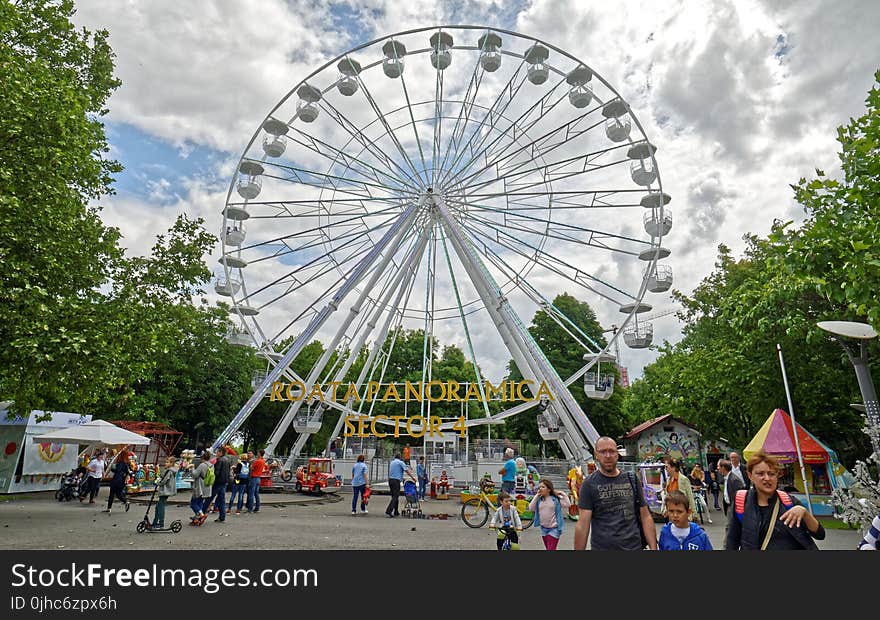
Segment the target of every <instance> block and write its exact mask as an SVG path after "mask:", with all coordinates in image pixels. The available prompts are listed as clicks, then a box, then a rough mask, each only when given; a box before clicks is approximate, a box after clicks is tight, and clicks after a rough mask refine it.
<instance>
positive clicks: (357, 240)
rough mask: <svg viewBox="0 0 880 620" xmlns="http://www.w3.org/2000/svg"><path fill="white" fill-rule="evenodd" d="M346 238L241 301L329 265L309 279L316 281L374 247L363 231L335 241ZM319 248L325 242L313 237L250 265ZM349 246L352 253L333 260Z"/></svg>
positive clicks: (380, 227)
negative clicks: (291, 248) (309, 270)
mask: <svg viewBox="0 0 880 620" xmlns="http://www.w3.org/2000/svg"><path fill="white" fill-rule="evenodd" d="M396 219H397V216H394V217H392V218H391V220H390V221H387V222H385V223H384V224H382V225H380V226H376V227H374V228H372V229H369V230H368V231H367V232H375V231H378V230H380V229H382V228H386V227H387V226H389V225H390V224H391V222H393V221H395V220H396ZM346 238H347V239H348V240H347V241H345V243H340V244H338V245H336V246H335V247H332V248H331V249H329V250H327V251H325V252H323V253H322V254H320V255H318V256H315V257H314V258H312V259H311V260H308V261H306V262H305V263H304V264H302V265H300V266H298V267H296V268H295V269H293V270H291V271H289V272H287V273H286V274H284V275H282V276H280V277H279V278H277V279H275V280H273V281H270V282H268V283H267V284H266V285H264V286H263V287H261V288H259V289H257V290H255V291H252V292H251V293H249V294H248V295H246V296H245V298H244V299H243V301H245V300H247V299H248V298H249V297H251V296H253V295H257V294H259V293H262V292H263V291H266V290H268V289H269V288H271V287H273V286H276V285H278V284H279V283H281V282H285V281H289V280H290V279H291V278H294V277H295V276H296V275H297V274H298V273H299V272H301V271H303V270H308V269H311V268H314V267H315V266H321V265H329V267H327V268H325V269H324V271H322V272H321V273H320V274H318V275H317V276H313V277H312V278H311V279H317V278H319V277H321V276H323V275H324V274H326V273H328V272H329V271H332V270H333V269H334V268H340V267H341V266H342V265H344V264H346V263H348V262H350V261H352V260H354V259H355V258H358V257H360V256H362V255H363V254H365V253H366V252H368V251H369V250H371V249H372V248H373V247H374V245H375V244H373V243H371V242H370V240H369V237H366V236H365V234H364V231H363V230H356V231H354V232H352V233H349V234H346V235H340V236H339V237H338V238H337V241H342V240H343V239H346ZM319 246H325V247H326V241H324V240H323V239H322V238H320V237H315V238H313V239H312V240H310V241H309V242H308V243H307V244H306V245H304V246H301V247H298V248H296V249H293V250H290V251H279V252H277V253H275V254H273V255H272V256H267V257H264V258H261V259H257V260H255V261H252V263H255V262H260V261H262V260H269V259H277V258H278V257H279V256H283V255H285V254H292V253H295V252H298V251H300V250H307V249H313V248H316V247H319ZM349 246H354V251H353V252H352V253H350V254H349V255H348V256H345V257H343V258H340V259H337V258H334V255H335V254H337V253H341V252H342V251H343V250H345V249H347V248H348V249H351V248H350V247H349ZM252 263H249V264H252ZM296 283H297V284H298V285H299V286H302V285H304V284H305V283H304V282H302V283H301V282H299V281H297V282H296ZM298 288H299V287H298ZM288 292H289V291H288ZM282 296H283V295H282ZM277 299H278V298H276V300H277ZM273 301H274V300H273ZM269 303H271V302H269ZM264 305H268V304H264Z"/></svg>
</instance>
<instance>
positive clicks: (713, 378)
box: [623, 236, 865, 458]
mask: <svg viewBox="0 0 880 620" xmlns="http://www.w3.org/2000/svg"><path fill="white" fill-rule="evenodd" d="M746 241H747V250H746V254H745V256H744V257H743V258H742V259H740V260H735V259H734V257H733V256H732V255H731V252H730V250H729V249H728V248H726V247H725V246H723V245H722V246H720V248H719V258H718V262H717V263H716V264H715V270H714V271H713V272H712V273H711V274H710V275H709V276H707V277H706V278H705V279H704V280H703V281H702V283H701V284H700V285H699V286H697V287H696V289H695V290H694V292H693V293H692V294H691V295H690V296H687V295H683V294H681V293H680V292H676V293H675V295H674V296H675V298H676V299H677V300H678V301H679V302H680V303H681V304H682V306H683V308H684V310H683V312H682V313H681V315H682V318H683V319H684V320H685V322H686V326H685V328H684V329H683V334H684V337H683V339H682V340H681V341H679V342H678V343H676V344H675V345H670V344H668V343H665V344H664V345H663V346H661V347H660V353H661V354H660V356H659V357H658V359H657V361H655V362H654V363H653V364H650V365H648V366H646V367H645V370H644V375H643V377H642V378H641V379H639V380H637V381H635V382H634V383H633V385H632V387H631V389H630V391H629V393H628V394H627V396H626V399H625V401H624V404H623V407H624V411H625V413H626V414H627V415H628V416H630V419H632V420H634V421H638V420H648V419H652V418H654V417H656V416H658V415H663V414H667V413H671V414H673V415H675V416H676V417H678V418H681V419H683V420H685V421H686V422H688V423H690V424H692V425H693V426H695V427H696V428H698V429H700V430H701V431H702V432H703V433H704V435H706V436H707V437H724V438H725V439H727V440H728V441H729V442H730V443H731V444H732V445H734V446H737V447H739V448H742V447H743V446H745V444H746V443H747V442H748V441H749V440H751V438H752V437H753V436H754V435H755V433H756V432H757V431H758V429H759V428H760V427H761V425H762V424H763V423H764V421H765V420H766V419H767V417H768V416H769V415H770V414H771V413H772V411H773V410H774V409H776V408H777V407H778V408H781V409H784V410H788V409H789V407H788V403H787V399H786V394H785V387H784V383H783V379H782V374H781V368H780V363H779V358H778V355H777V350H776V345H777V344H779V345H780V347H781V349H782V352H783V357H784V361H785V367H786V372H787V375H788V379H789V386H790V389H791V397H792V403H793V405H794V410H795V417H796V419H797V421H798V423H800V424H802V425H803V426H805V427H806V428H808V429H810V430H811V432H813V433H815V434H816V435H817V436H819V437H820V438H823V439H824V440H825V441H826V442H827V443H829V445H831V447H832V448H834V449H836V450H837V451H838V452H839V453H840V454H841V457H842V458H850V457H852V456H853V455H854V454H859V453H861V452H862V451H863V450H864V448H865V442H864V436H863V435H861V433H860V430H859V429H860V424H859V414H858V413H857V412H856V411H854V410H853V409H851V408H850V406H849V403H851V402H856V401H855V400H854V399H855V398H857V396H856V395H857V394H858V389H857V385H856V382H855V375H854V373H853V371H852V367H851V366H850V367H848V368H847V367H846V366H844V365H842V364H841V363H840V361H841V356H842V354H843V352H842V350H841V349H840V348H839V347H838V346H837V345H836V344H835V343H833V342H829V341H828V339H827V338H825V337H824V335H823V334H824V333H823V332H822V331H821V330H820V329H819V328H817V327H816V322H817V321H821V320H825V319H828V318H830V317H838V318H839V317H840V316H842V313H843V312H845V308H843V307H840V306H835V305H833V304H831V303H830V302H828V301H827V300H825V299H823V298H822V297H820V296H819V295H818V294H817V293H816V292H815V290H814V289H813V288H812V287H810V286H809V285H806V284H805V283H804V282H801V281H798V280H795V279H792V278H790V277H789V276H788V274H787V273H786V272H785V270H783V269H781V268H780V267H779V263H778V261H776V260H775V257H776V256H777V255H778V251H779V248H778V247H777V246H775V245H773V244H772V243H770V242H769V241H768V240H766V239H759V238H757V237H755V236H748V237H747V238H746Z"/></svg>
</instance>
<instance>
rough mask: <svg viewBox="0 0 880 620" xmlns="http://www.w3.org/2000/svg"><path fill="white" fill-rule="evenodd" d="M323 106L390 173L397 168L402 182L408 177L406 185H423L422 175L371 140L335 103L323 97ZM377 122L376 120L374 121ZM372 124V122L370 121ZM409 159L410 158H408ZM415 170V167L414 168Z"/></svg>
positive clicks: (328, 114)
mask: <svg viewBox="0 0 880 620" xmlns="http://www.w3.org/2000/svg"><path fill="white" fill-rule="evenodd" d="M321 108H322V109H323V110H324V111H325V112H326V113H327V116H329V117H330V118H331V119H332V120H333V121H335V122H336V124H337V125H339V126H340V127H341V128H342V129H343V130H345V132H346V133H348V134H349V135H350V136H351V138H352V139H353V140H355V141H356V142H358V143H359V144H360V145H361V146H363V147H364V149H366V150H367V152H369V153H370V155H372V156H373V157H375V158H376V159H377V160H379V161H381V162H383V163H384V164H385V166H386V167H387V169H388V172H389V174H390V173H391V171H392V170H395V169H396V170H397V171H398V173H399V174H400V175H401V176H400V177H398V178H400V180H401V183H404V181H403V178H405V179H407V182H406V185H408V186H410V187H412V186H415V187H418V186H420V185H421V177H419V175H418V174H416V176H415V178H414V177H413V176H412V175H411V174H410V173H409V171H407V170H406V169H405V168H404V167H403V166H401V165H400V164H399V163H398V162H396V161H395V160H394V159H393V158H392V157H390V156H389V155H388V154H387V153H386V152H385V149H383V148H382V147H380V146H379V145H378V144H376V143H375V141H373V140H371V139H370V138H369V137H368V136H367V135H366V134H365V133H364V132H363V131H362V130H361V129H359V128H358V127H357V126H356V125H355V124H354V123H352V122H351V121H350V120H348V119H347V118H346V117H345V115H344V114H343V113H342V112H340V111H339V110H338V109H336V108H335V107H334V106H333V104H331V103H330V102H329V101H327V100H326V99H323V100H322V102H321ZM382 120H383V122H384V119H382ZM373 122H375V121H373ZM370 124H372V123H370ZM406 159H407V161H409V158H408V157H407V158H406ZM409 163H410V168H413V166H412V162H409ZM413 172H415V169H413Z"/></svg>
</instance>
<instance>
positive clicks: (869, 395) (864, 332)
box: [816, 321, 880, 461]
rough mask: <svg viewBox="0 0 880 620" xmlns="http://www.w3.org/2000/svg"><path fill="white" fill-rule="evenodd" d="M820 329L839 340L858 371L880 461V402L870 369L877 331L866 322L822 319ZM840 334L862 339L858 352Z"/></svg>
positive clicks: (818, 324)
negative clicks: (870, 349) (870, 347)
mask: <svg viewBox="0 0 880 620" xmlns="http://www.w3.org/2000/svg"><path fill="white" fill-rule="evenodd" d="M816 325H817V326H818V327H819V328H820V329H824V330H825V331H827V332H830V333H831V334H832V336H831V338H832V339H833V340H836V341H837V342H838V343H840V346H842V347H843V350H844V351H846V356H847V357H848V358H849V361H850V362H852V365H853V367H854V368H855V370H856V379H858V382H859V390H860V391H861V393H862V400H863V401H864V403H865V415H866V416H867V418H868V431H869V436H870V437H871V448H872V450H873V451H874V460H875V461H880V405H878V402H877V391H876V390H875V389H874V382H873V380H872V379H871V369H870V368H869V367H868V340H870V339H871V338H876V337H877V332H876V331H875V330H874V328H873V327H871V326H870V325H867V324H866V323H853V322H851V321H820V322H819V323H816ZM840 336H843V337H846V338H855V339H857V340H858V341H859V346H858V351H855V350H854V349H855V347H853V346H852V345H851V344H849V343H848V342H847V341H845V340H842V339H841V338H840Z"/></svg>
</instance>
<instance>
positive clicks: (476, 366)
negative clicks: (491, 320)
mask: <svg viewBox="0 0 880 620" xmlns="http://www.w3.org/2000/svg"><path fill="white" fill-rule="evenodd" d="M441 240H442V243H443V255H444V256H445V257H446V268H447V270H448V272H449V279H450V282H451V283H452V291H453V292H454V293H455V304H456V307H457V308H458V316H459V318H460V319H461V326H462V329H463V330H464V338H465V343H466V344H467V348H468V354H469V355H470V358H471V364H472V365H473V367H474V375H475V378H476V382H477V386H478V387H479V390H480V397H481V400H482V403H483V410H484V412H485V414H486V417H487V418H488V417H490V415H491V414H490V413H489V403H488V402H487V401H486V394H485V392H484V388H483V382H482V381H481V380H480V366H479V364H477V354H476V352H475V351H474V344H473V341H472V340H471V332H470V329H468V324H467V318H466V317H465V312H464V307H463V306H462V303H461V295H460V294H459V292H458V283H457V282H456V278H455V270H454V269H453V268H452V259H451V258H450V256H449V248H448V247H447V246H446V237H445V236H444V237H443V238H442V239H441Z"/></svg>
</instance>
